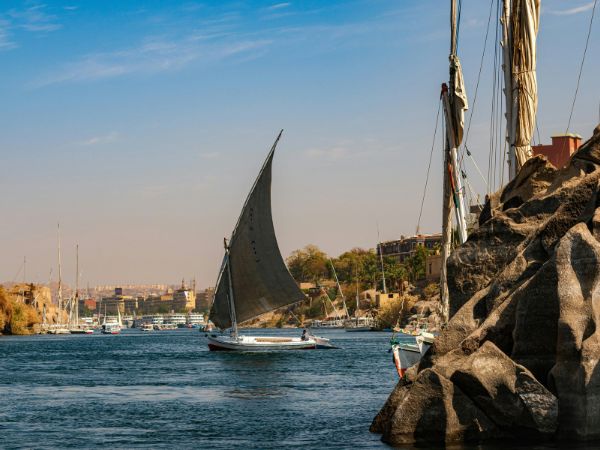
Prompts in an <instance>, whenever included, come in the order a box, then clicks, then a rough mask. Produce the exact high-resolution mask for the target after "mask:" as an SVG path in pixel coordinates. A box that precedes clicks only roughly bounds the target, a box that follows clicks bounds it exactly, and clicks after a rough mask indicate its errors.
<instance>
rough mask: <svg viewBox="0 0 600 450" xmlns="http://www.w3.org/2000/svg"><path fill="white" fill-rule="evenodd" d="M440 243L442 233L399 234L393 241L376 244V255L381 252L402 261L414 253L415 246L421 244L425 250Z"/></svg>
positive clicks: (431, 248)
mask: <svg viewBox="0 0 600 450" xmlns="http://www.w3.org/2000/svg"><path fill="white" fill-rule="evenodd" d="M441 245H442V234H441V233H439V234H418V235H415V236H411V237H404V236H400V239H398V240H395V241H387V242H382V243H380V244H378V245H377V255H380V254H381V253H383V256H388V257H391V258H394V259H396V261H398V262H400V263H402V262H404V261H405V260H406V259H407V258H410V257H411V256H412V255H414V254H415V251H416V250H417V247H419V246H422V247H425V248H426V249H427V250H434V249H435V248H437V247H439V246H441Z"/></svg>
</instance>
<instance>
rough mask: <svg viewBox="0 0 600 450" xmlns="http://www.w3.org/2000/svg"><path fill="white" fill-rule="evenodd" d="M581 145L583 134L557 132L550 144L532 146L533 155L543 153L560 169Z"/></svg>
mask: <svg viewBox="0 0 600 450" xmlns="http://www.w3.org/2000/svg"><path fill="white" fill-rule="evenodd" d="M580 146H581V136H579V135H578V134H574V133H568V134H557V135H555V136H552V144H550V145H534V146H532V147H531V149H532V151H533V155H534V156H537V155H543V156H545V157H546V158H547V159H548V161H550V162H551V163H552V165H553V166H554V167H556V168H557V169H560V168H561V167H564V166H566V165H567V163H568V162H569V160H570V159H571V155H573V153H575V152H576V151H577V149H578V148H579V147H580Z"/></svg>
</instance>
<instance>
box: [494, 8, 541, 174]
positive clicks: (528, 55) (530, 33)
mask: <svg viewBox="0 0 600 450" xmlns="http://www.w3.org/2000/svg"><path fill="white" fill-rule="evenodd" d="M539 20H540V0H518V1H515V0H503V8H502V17H501V19H500V21H501V24H502V59H503V61H502V69H503V72H504V96H505V99H506V141H507V143H508V164H509V167H508V170H509V179H511V180H512V179H513V178H514V177H515V176H516V174H517V172H518V171H519V170H520V169H521V167H523V165H524V164H525V162H526V161H527V160H528V159H529V158H531V156H532V152H531V139H532V137H533V130H534V127H535V120H536V114H537V103H538V94H537V77H536V52H537V49H536V45H537V44H536V40H537V33H538V28H539Z"/></svg>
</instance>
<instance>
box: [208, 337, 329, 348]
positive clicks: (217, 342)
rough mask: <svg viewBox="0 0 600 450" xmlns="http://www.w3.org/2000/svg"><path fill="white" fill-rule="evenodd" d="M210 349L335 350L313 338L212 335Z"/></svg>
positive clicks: (326, 342)
mask: <svg viewBox="0 0 600 450" xmlns="http://www.w3.org/2000/svg"><path fill="white" fill-rule="evenodd" d="M207 337H208V349H209V350H211V351H238V352H272V351H289V350H316V349H326V348H335V347H334V346H333V345H331V344H330V343H329V340H328V339H325V338H319V337H314V336H311V337H310V338H309V339H306V340H302V339H301V338H292V337H289V338H288V337H274V336H238V337H237V338H235V337H232V336H221V335H216V334H210V335H208V336H207Z"/></svg>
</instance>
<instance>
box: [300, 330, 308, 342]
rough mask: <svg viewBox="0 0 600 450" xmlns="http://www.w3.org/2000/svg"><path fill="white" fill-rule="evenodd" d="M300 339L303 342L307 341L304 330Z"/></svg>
mask: <svg viewBox="0 0 600 450" xmlns="http://www.w3.org/2000/svg"><path fill="white" fill-rule="evenodd" d="M300 339H301V340H303V341H308V334H307V333H306V328H305V329H304V330H302V337H301V338H300Z"/></svg>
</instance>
